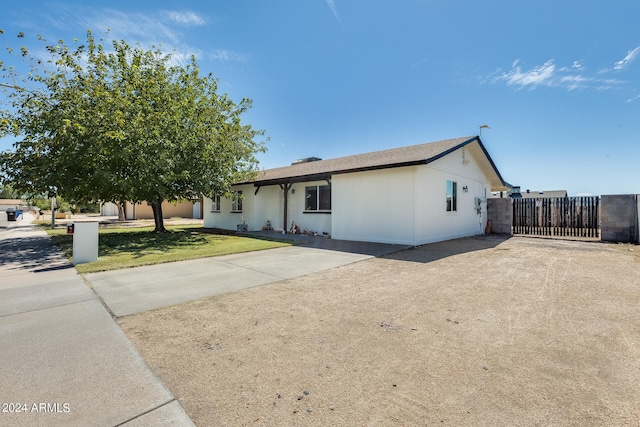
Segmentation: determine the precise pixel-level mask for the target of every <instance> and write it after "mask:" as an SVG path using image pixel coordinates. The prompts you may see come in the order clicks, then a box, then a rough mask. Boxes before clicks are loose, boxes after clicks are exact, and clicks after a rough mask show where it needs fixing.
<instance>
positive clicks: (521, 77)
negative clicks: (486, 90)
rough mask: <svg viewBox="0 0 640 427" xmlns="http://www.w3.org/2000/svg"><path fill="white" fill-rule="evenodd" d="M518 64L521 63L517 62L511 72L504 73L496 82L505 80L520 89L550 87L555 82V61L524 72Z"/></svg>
mask: <svg viewBox="0 0 640 427" xmlns="http://www.w3.org/2000/svg"><path fill="white" fill-rule="evenodd" d="M518 64H519V61H515V62H514V63H513V65H512V67H511V70H510V71H508V72H506V73H502V74H501V75H499V76H498V77H497V78H496V80H503V81H505V82H507V84H508V85H515V86H520V87H526V86H532V87H535V86H539V85H546V86H549V85H550V83H551V82H552V81H553V76H554V73H555V70H556V66H555V64H554V63H553V59H551V60H549V61H547V62H545V63H544V64H543V65H541V66H538V67H534V68H532V69H531V70H528V71H522V68H521V67H520V65H518Z"/></svg>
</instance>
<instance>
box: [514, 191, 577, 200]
mask: <svg viewBox="0 0 640 427" xmlns="http://www.w3.org/2000/svg"><path fill="white" fill-rule="evenodd" d="M520 195H521V196H522V198H523V199H549V198H552V197H567V190H549V191H531V190H526V191H523V192H521V193H520Z"/></svg>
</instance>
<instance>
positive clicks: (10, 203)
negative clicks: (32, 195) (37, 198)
mask: <svg viewBox="0 0 640 427" xmlns="http://www.w3.org/2000/svg"><path fill="white" fill-rule="evenodd" d="M21 205H22V200H20V199H0V212H6V211H7V209H11V210H18V209H20V206H21Z"/></svg>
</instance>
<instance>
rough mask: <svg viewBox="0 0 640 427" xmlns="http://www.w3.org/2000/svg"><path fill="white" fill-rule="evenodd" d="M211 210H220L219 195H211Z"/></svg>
mask: <svg viewBox="0 0 640 427" xmlns="http://www.w3.org/2000/svg"><path fill="white" fill-rule="evenodd" d="M211 212H220V196H213V198H212V199H211Z"/></svg>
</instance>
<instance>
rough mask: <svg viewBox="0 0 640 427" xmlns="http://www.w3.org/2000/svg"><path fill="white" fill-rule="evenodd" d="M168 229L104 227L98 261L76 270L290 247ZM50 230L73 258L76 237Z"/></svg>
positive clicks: (183, 227) (180, 227)
mask: <svg viewBox="0 0 640 427" xmlns="http://www.w3.org/2000/svg"><path fill="white" fill-rule="evenodd" d="M43 227H44V225H43ZM167 229H168V230H169V231H170V232H169V233H160V234H156V233H152V232H151V231H152V230H153V227H135V228H134V227H117V228H115V227H114V228H101V229H100V230H99V237H98V242H99V243H98V261H96V262H90V263H86V264H78V265H76V270H77V271H78V272H79V273H95V272H97V271H107V270H115V269H119V268H129V267H138V266H141V265H150V264H159V263H165V262H173V261H184V260H188V259H196V258H206V257H212V256H219V255H227V254H235V253H240V252H251V251H259V250H263V249H271V248H276V247H281V246H290V244H289V243H286V242H281V241H273V240H264V239H255V238H251V237H241V236H235V235H232V234H228V235H227V234H216V233H211V232H210V231H207V230H206V229H203V228H202V226H200V225H176V226H168V227H167ZM47 232H48V233H49V235H50V236H51V238H52V239H53V241H54V243H55V244H56V245H57V246H58V247H59V248H60V250H62V252H63V253H64V254H65V255H66V256H67V257H68V258H71V257H72V255H73V236H71V235H67V234H66V228H56V229H55V230H51V229H47Z"/></svg>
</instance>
